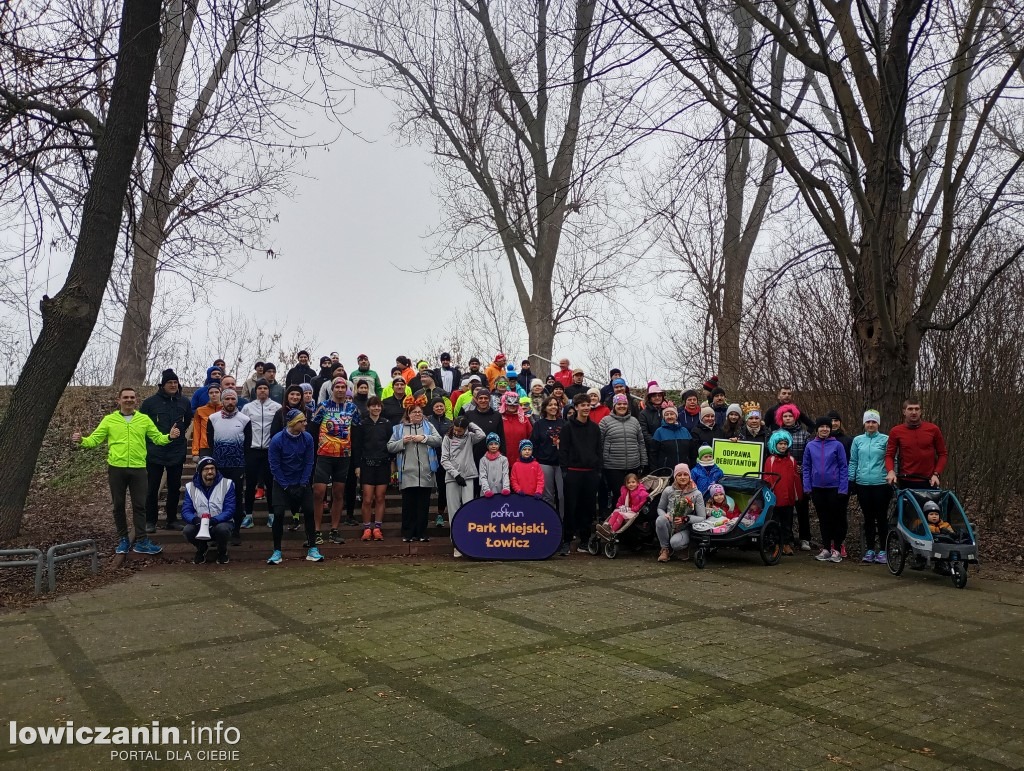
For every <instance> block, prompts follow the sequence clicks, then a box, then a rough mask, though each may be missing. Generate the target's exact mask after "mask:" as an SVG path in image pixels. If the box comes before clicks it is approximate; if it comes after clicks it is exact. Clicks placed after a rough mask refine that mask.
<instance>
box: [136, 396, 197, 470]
mask: <svg viewBox="0 0 1024 771" xmlns="http://www.w3.org/2000/svg"><path fill="white" fill-rule="evenodd" d="M139 412H141V413H142V414H144V415H149V417H150V420H152V421H153V425H155V426H156V427H157V430H158V431H159V432H160V433H161V434H166V433H168V432H169V431H170V430H171V426H173V425H177V426H178V430H179V431H181V436H179V437H178V438H177V439H171V440H170V441H169V442H168V443H167V444H165V445H157V444H154V443H153V442H151V441H149V440H148V439H147V440H146V459H147V460H148V462H149V463H159V464H160V465H162V466H175V465H177V464H179V463H181V462H182V461H184V460H185V454H186V452H187V451H188V443H187V442H186V441H185V429H187V428H188V425H189V423H191V422H192V406H191V405H190V404H189V401H188V399H186V398H185V397H184V396H182V395H181V391H180V390H179V391H178V392H177V393H176V394H174V395H173V396H168V395H167V394H166V393H164V390H163V389H162V388H160V389H158V390H157V392H156V393H155V394H153V395H152V396H150V397H149V398H148V399H146V401H144V402H143V403H142V406H141V407H140V408H139Z"/></svg>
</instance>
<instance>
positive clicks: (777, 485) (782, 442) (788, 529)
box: [764, 413, 804, 557]
mask: <svg viewBox="0 0 1024 771" xmlns="http://www.w3.org/2000/svg"><path fill="white" fill-rule="evenodd" d="M786 414H787V415H788V414H789V413H786ZM792 439H793V437H792V435H791V434H790V433H789V431H788V430H786V429H779V430H778V431H774V432H772V435H771V436H769V437H768V444H767V446H768V452H769V453H770V455H769V456H768V460H766V461H765V462H764V471H765V474H766V475H768V482H769V483H770V484H771V486H772V492H773V493H775V518H776V519H777V520H778V521H779V524H780V525H781V526H782V544H783V546H782V553H783V554H785V555H786V556H787V557H792V556H793V513H794V512H795V510H796V505H797V502H798V501H799V500H800V499H801V498H803V496H804V485H803V481H802V480H801V478H800V464H799V463H798V462H797V460H796V458H794V457H793V456H792V455H791V454H790V452H789V448H790V447H791V446H792V444H793V442H792Z"/></svg>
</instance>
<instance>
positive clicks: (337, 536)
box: [327, 527, 345, 543]
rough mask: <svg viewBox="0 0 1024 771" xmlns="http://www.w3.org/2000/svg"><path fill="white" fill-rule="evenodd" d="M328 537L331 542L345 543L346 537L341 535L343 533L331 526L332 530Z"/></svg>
mask: <svg viewBox="0 0 1024 771" xmlns="http://www.w3.org/2000/svg"><path fill="white" fill-rule="evenodd" d="M327 538H328V539H329V540H330V542H331V543H345V539H344V538H342V537H341V533H339V532H338V531H337V530H335V529H334V528H333V527H332V528H331V532H330V533H328V534H327Z"/></svg>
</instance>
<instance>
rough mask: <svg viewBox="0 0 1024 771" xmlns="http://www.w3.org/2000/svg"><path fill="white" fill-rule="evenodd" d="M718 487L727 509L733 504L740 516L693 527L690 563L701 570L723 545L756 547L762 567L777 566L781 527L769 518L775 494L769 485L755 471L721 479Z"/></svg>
mask: <svg viewBox="0 0 1024 771" xmlns="http://www.w3.org/2000/svg"><path fill="white" fill-rule="evenodd" d="M720 484H721V485H722V486H723V487H724V488H725V494H726V498H727V500H729V503H730V508H732V506H733V505H734V506H735V508H737V509H739V510H740V511H741V512H742V514H740V516H739V517H737V518H736V519H729V520H726V521H724V522H720V521H719V522H716V521H715V520H707V521H705V522H698V523H697V524H695V525H694V526H693V528H692V531H691V532H692V535H691V538H690V546H691V548H693V547H695V551H694V552H693V564H694V565H696V566H697V567H698V568H701V569H703V567H704V565H706V564H707V559H708V557H709V556H710V555H711V553H712V552H714V551H715V550H716V549H718V548H719V547H722V546H738V547H740V548H743V549H751V548H756V549H757V550H758V551H759V552H760V554H761V561H762V562H764V564H765V565H775V564H777V563H778V561H779V560H780V559H781V558H782V526H781V525H780V524H779V523H778V521H777V520H775V519H773V518H772V511H773V509H774V507H775V493H773V492H772V489H771V484H769V483H768V482H767V481H765V480H764V479H763V478H762V474H759V473H758V472H756V471H750V472H747V473H746V474H744V475H743V476H742V477H724V478H723V479H722V481H721V482H720Z"/></svg>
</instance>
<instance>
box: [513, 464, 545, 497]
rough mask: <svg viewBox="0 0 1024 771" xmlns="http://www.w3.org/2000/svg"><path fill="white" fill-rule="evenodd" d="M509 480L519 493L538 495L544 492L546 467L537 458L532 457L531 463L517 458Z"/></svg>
mask: <svg viewBox="0 0 1024 771" xmlns="http://www.w3.org/2000/svg"><path fill="white" fill-rule="evenodd" d="M509 480H510V481H511V482H512V490H513V491H515V492H517V493H524V494H525V495H538V494H540V493H543V492H544V469H543V468H541V465H540V464H539V463H538V462H537V461H536V460H533V459H531V460H530V462H529V463H527V462H526V461H524V460H517V461H516V462H515V463H513V464H512V473H511V475H510V476H509Z"/></svg>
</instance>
